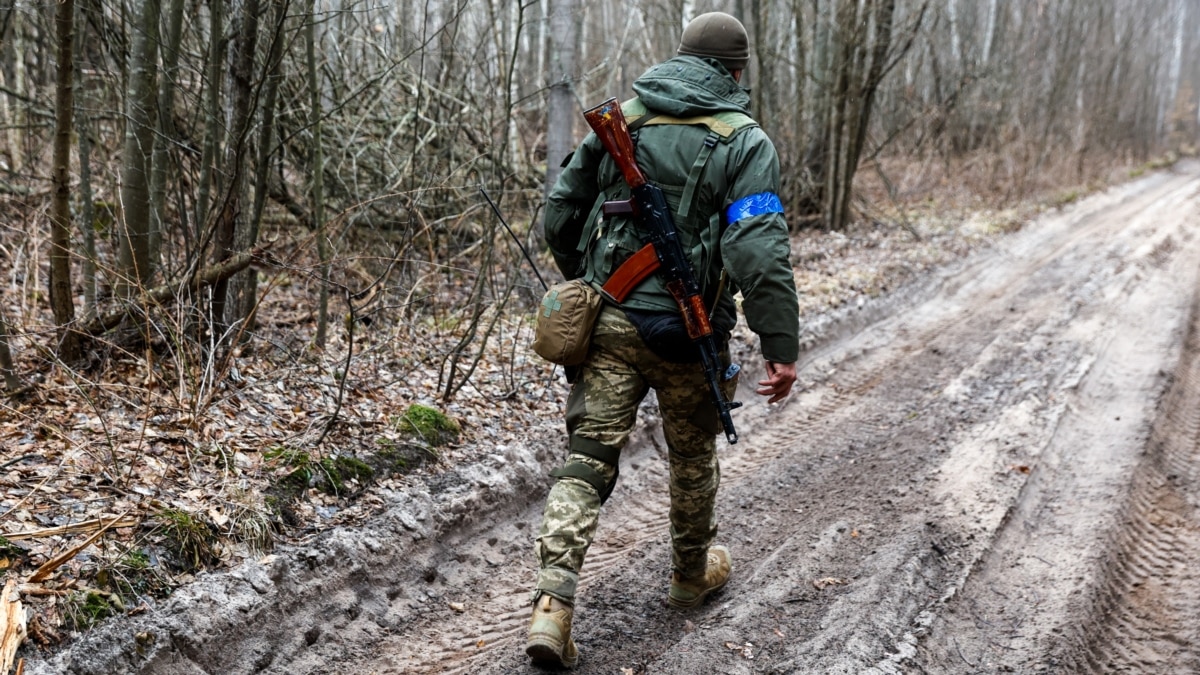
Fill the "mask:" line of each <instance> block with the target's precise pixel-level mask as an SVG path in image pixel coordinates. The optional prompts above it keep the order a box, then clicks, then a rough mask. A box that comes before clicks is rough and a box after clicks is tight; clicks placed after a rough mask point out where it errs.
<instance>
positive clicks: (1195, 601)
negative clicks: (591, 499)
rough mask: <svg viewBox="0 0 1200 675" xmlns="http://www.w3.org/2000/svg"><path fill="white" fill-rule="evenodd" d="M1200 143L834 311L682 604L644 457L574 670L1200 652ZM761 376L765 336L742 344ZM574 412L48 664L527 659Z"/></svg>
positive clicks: (919, 668)
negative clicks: (862, 304) (758, 359)
mask: <svg viewBox="0 0 1200 675" xmlns="http://www.w3.org/2000/svg"><path fill="white" fill-rule="evenodd" d="M1198 232H1200V164H1197V163H1187V164H1182V165H1180V166H1178V167H1176V169H1175V170H1174V171H1172V172H1165V173H1159V174H1155V175H1152V176H1149V177H1146V178H1144V179H1142V180H1139V181H1137V182H1134V183H1131V184H1128V185H1124V186H1121V187H1118V188H1114V189H1111V190H1110V191H1108V192H1106V193H1103V194H1100V195H1097V196H1094V197H1092V198H1089V199H1087V200H1084V201H1082V202H1079V203H1077V204H1075V205H1073V206H1071V207H1069V208H1067V209H1065V210H1062V211H1059V212H1056V213H1053V214H1050V215H1047V216H1045V217H1043V218H1041V219H1039V220H1038V221H1037V222H1035V223H1032V224H1031V225H1029V226H1027V227H1026V228H1024V229H1023V230H1022V231H1021V232H1018V233H1016V234H1014V235H1011V236H1009V237H1007V238H1005V239H1003V240H1002V241H1001V242H1000V243H999V244H998V245H996V246H995V247H992V248H990V249H988V250H986V251H983V252H980V253H978V254H976V255H974V256H973V257H971V258H968V259H966V260H965V261H962V262H960V263H958V264H955V265H953V266H952V267H951V268H949V269H945V270H942V271H940V272H938V273H937V274H935V275H933V276H931V277H928V278H926V279H924V280H923V281H922V282H921V283H919V284H915V285H913V286H910V287H908V288H907V289H905V290H904V291H903V292H899V293H896V294H893V295H892V296H890V297H888V298H886V299H885V300H883V301H881V302H879V303H876V304H873V305H871V306H870V307H868V311H866V312H859V313H857V314H855V317H857V318H854V317H851V318H848V319H847V320H845V321H842V322H840V323H838V324H836V325H835V326H834V328H833V329H832V330H830V331H829V332H828V333H827V334H826V335H825V336H824V337H823V338H822V339H821V340H819V341H817V342H816V344H815V346H814V347H813V348H812V349H810V350H809V351H808V352H806V353H805V355H804V357H803V360H802V362H801V363H800V373H801V381H802V382H803V385H804V386H803V388H802V390H801V391H800V392H799V393H797V394H794V395H793V396H792V397H791V398H790V399H788V400H787V401H785V402H784V403H782V404H780V405H777V406H774V407H771V408H767V407H766V406H764V405H763V404H762V403H761V402H752V401H751V399H753V398H754V395H753V393H752V392H751V391H749V390H747V391H743V392H741V393H740V398H741V399H742V400H744V401H747V405H746V407H745V408H742V409H740V410H739V411H738V413H737V414H736V417H735V419H736V422H737V424H738V428H739V431H740V432H741V437H742V441H741V442H740V443H738V444H737V445H735V446H725V447H723V448H722V450H721V453H722V479H723V480H722V487H721V495H720V500H719V516H720V521H721V534H720V536H719V539H720V541H721V542H723V543H725V544H727V545H728V546H729V548H730V550H731V552H732V554H733V558H734V577H733V579H732V580H731V582H730V583H729V585H728V586H727V587H726V589H725V590H724V591H723V592H722V593H721V594H719V595H717V596H715V597H714V598H713V599H712V600H711V601H710V602H708V603H707V604H706V605H704V606H702V607H700V608H697V609H695V610H692V611H687V612H683V611H677V610H673V609H671V608H669V607H668V606H667V604H666V588H667V582H668V578H667V574H668V571H669V559H670V552H669V544H668V539H667V521H666V510H667V509H666V507H667V496H666V489H665V488H666V479H665V471H666V462H665V459H664V453H665V448H664V446H663V444H662V441H661V435H660V433H659V431H658V429H657V427H656V425H655V423H654V420H653V410H652V408H648V409H647V410H646V411H645V413H646V414H645V417H647V418H648V420H649V423H648V424H647V425H646V427H645V429H643V430H642V432H641V433H640V434H639V435H638V439H637V441H636V442H635V443H634V444H633V445H631V447H630V448H628V449H627V450H626V452H625V455H624V457H623V458H622V466H621V482H620V484H619V485H618V487H617V489H616V491H615V492H614V494H613V496H612V498H611V499H610V500H609V502H608V504H607V505H606V506H605V512H604V514H603V517H602V521H601V526H600V532H599V536H598V540H597V542H596V544H595V545H594V547H593V549H592V552H591V554H590V555H589V557H588V561H587V566H586V568H585V570H584V575H583V581H582V585H581V589H580V592H579V600H580V602H579V606H578V608H577V612H576V620H575V639H576V641H577V643H578V644H579V648H580V651H581V660H580V664H579V667H578V669H577V672H580V673H622V672H629V673H680V674H683V673H689V674H690V673H998V672H1020V673H1063V672H1197V671H1200V653H1198V652H1197V649H1198V648H1197V647H1196V645H1198V644H1200V621H1198V620H1197V619H1200V579H1197V577H1196V573H1195V572H1194V571H1193V569H1194V566H1192V565H1190V563H1191V562H1192V561H1194V560H1196V559H1197V555H1198V554H1200V537H1197V529H1198V528H1200V514H1198V513H1197V508H1198V507H1200V488H1198V487H1197V485H1196V478H1197V476H1198V475H1200V457H1198V455H1200V309H1198V307H1197V304H1198V300H1197V297H1198V296H1197V285H1198V282H1200V237H1198V236H1197V233H1198ZM747 365H748V366H749V367H748V371H749V373H750V374H751V377H748V378H745V380H746V381H753V380H755V379H757V378H756V377H754V376H753V375H754V374H755V370H756V369H755V365H754V364H747ZM561 444H562V439H561V437H560V435H559V432H558V430H557V429H555V430H554V431H553V432H552V433H549V434H548V435H546V436H544V437H540V438H532V439H530V440H529V443H528V444H527V445H523V446H521V447H505V448H485V449H482V451H483V452H484V454H485V455H486V456H485V457H484V458H483V459H482V460H481V461H480V462H479V463H478V464H475V465H472V466H468V467H463V468H461V469H459V470H458V471H456V472H453V473H452V474H450V475H449V476H448V477H444V478H441V479H439V481H438V482H436V483H430V484H429V485H427V486H426V487H425V489H423V490H414V491H411V492H406V493H404V494H396V495H391V498H392V499H394V500H395V501H394V506H393V507H392V508H391V509H390V510H389V511H388V512H387V513H386V514H384V516H382V517H381V518H379V519H378V520H377V521H376V522H374V523H373V524H372V525H371V527H369V528H368V529H366V530H355V531H342V532H337V533H334V534H332V535H330V536H326V537H323V538H321V539H319V540H317V541H314V542H313V543H312V544H311V545H309V546H307V547H303V548H300V549H297V550H292V551H285V552H282V553H281V554H280V555H278V556H276V557H274V558H271V559H269V560H266V561H263V562H261V563H256V564H252V565H247V566H244V567H242V568H239V569H238V570H235V571H234V572H232V573H229V574H223V575H214V576H212V577H208V578H203V579H201V580H200V581H198V582H197V583H196V584H194V585H192V586H190V587H188V588H187V589H184V590H182V591H180V592H179V593H177V594H176V596H175V597H174V598H173V599H172V600H171V601H170V602H169V603H168V604H167V605H165V606H162V607H160V608H158V609H157V610H156V611H155V612H153V613H151V614H148V615H143V616H139V617H135V618H133V619H129V620H126V621H121V622H115V623H113V624H110V625H108V626H106V627H104V628H102V629H100V630H98V631H96V632H95V633H93V634H91V635H89V636H88V637H87V638H85V639H83V640H80V641H79V642H77V643H76V644H75V645H74V646H72V647H71V648H70V649H67V650H65V651H63V652H62V653H60V654H57V655H55V656H54V657H53V658H50V659H47V660H45V661H41V662H36V663H30V664H28V666H27V672H30V673H58V672H69V673H115V672H136V673H172V674H179V673H254V672H264V673H329V672H346V673H351V672H353V673H532V672H540V671H538V670H536V669H534V668H533V667H532V666H530V665H528V664H527V663H526V660H525V658H524V655H523V653H522V647H523V640H524V631H525V628H526V621H527V618H528V612H529V609H528V598H529V595H528V594H529V589H530V587H531V586H532V583H533V579H534V570H533V565H534V561H533V557H532V546H531V539H532V533H531V530H532V529H534V528H536V526H537V523H538V521H539V518H540V509H541V500H542V498H543V497H544V495H545V492H546V490H547V489H548V487H549V483H548V480H547V479H546V478H545V474H546V472H547V471H548V470H549V469H550V468H552V467H553V466H554V465H555V464H556V463H557V462H558V461H559V456H560V453H561V450H560V446H561Z"/></svg>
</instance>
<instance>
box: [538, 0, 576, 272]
mask: <svg viewBox="0 0 1200 675" xmlns="http://www.w3.org/2000/svg"><path fill="white" fill-rule="evenodd" d="M549 3H550V71H549V73H547V78H546V79H547V80H548V81H549V83H550V92H549V94H548V95H547V97H546V183H545V186H544V192H543V194H544V195H545V196H546V197H549V196H550V190H551V188H553V187H554V183H555V182H557V181H558V176H559V174H561V173H562V162H563V159H564V158H565V157H566V156H567V155H568V154H569V153H570V152H571V150H572V149H573V148H574V146H575V118H576V117H578V116H579V114H578V110H577V108H578V106H577V105H576V103H575V79H576V78H577V77H578V76H579V73H578V72H577V67H576V62H577V57H578V55H579V40H578V36H579V22H580V17H581V16H582V15H581V13H580V11H579V0H549ZM533 229H534V233H533V236H534V241H535V244H536V248H537V250H539V251H540V250H542V249H543V248H545V246H546V238H545V231H544V229H543V228H541V227H535V228H533Z"/></svg>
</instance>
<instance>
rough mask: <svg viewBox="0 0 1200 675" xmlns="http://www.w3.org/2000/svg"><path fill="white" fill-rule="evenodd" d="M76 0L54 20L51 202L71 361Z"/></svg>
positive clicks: (62, 336)
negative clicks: (55, 57)
mask: <svg viewBox="0 0 1200 675" xmlns="http://www.w3.org/2000/svg"><path fill="white" fill-rule="evenodd" d="M74 21H75V1H74V0H58V6H57V8H56V10H55V17H54V23H55V25H56V27H57V32H58V64H57V69H58V84H57V87H56V95H55V106H54V107H55V110H54V116H55V124H54V126H55V128H54V158H53V160H52V161H53V168H52V177H53V181H52V182H53V185H54V190H53V195H52V197H51V202H50V307H51V309H52V310H53V312H54V322H55V323H56V324H57V341H58V345H57V346H58V349H57V350H56V351H57V353H58V356H59V358H61V359H62V360H63V361H66V362H68V363H70V362H73V361H75V360H77V359H78V358H79V346H80V345H79V336H78V335H77V334H76V333H75V331H74V327H73V326H72V325H71V324H73V323H74V322H75V302H74V300H73V299H72V297H71V295H72V294H71V118H72V116H73V115H74V112H75V110H74V98H73V95H72V91H71V88H72V84H71V81H72V79H73V78H72V75H73V72H72V69H73V67H74V66H73V63H72V53H73V51H74V49H73V48H74V44H73V43H74V39H75V37H74Z"/></svg>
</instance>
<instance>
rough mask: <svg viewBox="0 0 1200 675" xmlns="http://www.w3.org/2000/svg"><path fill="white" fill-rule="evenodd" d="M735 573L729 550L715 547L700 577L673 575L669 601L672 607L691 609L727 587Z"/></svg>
mask: <svg viewBox="0 0 1200 675" xmlns="http://www.w3.org/2000/svg"><path fill="white" fill-rule="evenodd" d="M732 572H733V561H732V560H731V559H730V557H729V549H727V548H725V547H724V546H713V547H711V548H709V549H708V566H707V567H706V568H705V570H704V574H702V575H700V576H698V577H682V576H680V575H679V573H678V572H674V573H672V574H671V591H670V592H669V593H668V594H667V599H668V601H669V602H670V603H671V606H672V607H678V608H680V609H690V608H692V607H695V606H696V605H699V604H700V603H702V602H704V598H707V597H708V596H709V594H710V593H715V592H716V591H719V590H721V589H722V588H724V587H725V583H726V582H728V581H729V575H730V573H732Z"/></svg>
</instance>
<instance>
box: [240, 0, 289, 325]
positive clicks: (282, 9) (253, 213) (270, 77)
mask: <svg viewBox="0 0 1200 675" xmlns="http://www.w3.org/2000/svg"><path fill="white" fill-rule="evenodd" d="M271 6H272V8H273V10H274V11H273V15H272V26H273V27H274V29H273V30H272V32H271V44H270V48H269V49H268V50H267V65H266V68H265V72H266V85H265V87H264V90H263V104H262V126H261V129H260V131H259V139H258V159H257V161H256V163H255V167H254V205H253V206H252V207H251V209H250V221H249V223H247V227H246V228H245V236H243V237H239V238H237V240H236V243H237V249H238V250H240V251H246V250H249V249H251V248H253V247H254V245H255V244H257V243H258V233H259V230H260V226H261V224H262V214H263V207H264V205H265V204H266V196H267V181H268V180H269V177H270V172H271V156H272V155H273V154H274V145H275V140H274V138H275V136H274V132H275V105H276V100H277V98H278V94H279V82H280V80H282V79H283V73H282V66H283V42H284V40H285V39H286V36H285V35H284V24H285V22H286V20H287V0H271ZM232 283H233V286H234V288H235V289H237V290H236V291H235V292H234V297H236V298H238V307H237V315H238V316H241V317H245V318H246V327H247V329H253V328H254V310H255V307H257V305H258V273H257V272H255V271H254V270H247V271H245V272H241V273H239V274H238V275H237V276H235V277H234V278H233V280H232Z"/></svg>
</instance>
